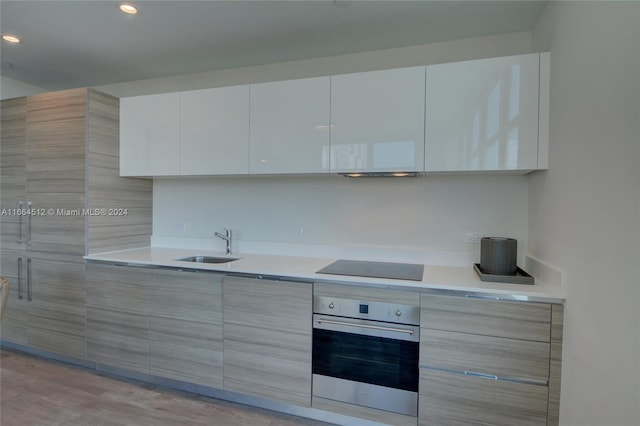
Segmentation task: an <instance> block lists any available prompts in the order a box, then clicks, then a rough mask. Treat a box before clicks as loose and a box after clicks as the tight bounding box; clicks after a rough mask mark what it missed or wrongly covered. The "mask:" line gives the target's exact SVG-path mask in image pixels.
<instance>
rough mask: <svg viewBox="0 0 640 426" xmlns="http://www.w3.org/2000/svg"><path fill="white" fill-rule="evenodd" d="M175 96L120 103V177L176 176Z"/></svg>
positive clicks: (177, 157) (176, 108) (178, 115)
mask: <svg viewBox="0 0 640 426" xmlns="http://www.w3.org/2000/svg"><path fill="white" fill-rule="evenodd" d="M179 107H180V98H179V93H167V94H161V95H149V96H136V97H131V98H123V99H121V100H120V176H172V175H178V174H179V173H180V124H179V117H180V114H179Z"/></svg>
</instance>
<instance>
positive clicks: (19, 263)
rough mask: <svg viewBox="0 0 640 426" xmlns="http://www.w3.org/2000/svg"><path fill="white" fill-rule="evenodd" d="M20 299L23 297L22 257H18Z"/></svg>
mask: <svg viewBox="0 0 640 426" xmlns="http://www.w3.org/2000/svg"><path fill="white" fill-rule="evenodd" d="M18 299H22V258H21V257H19V258H18Z"/></svg>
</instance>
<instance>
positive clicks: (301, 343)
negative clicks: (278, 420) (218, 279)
mask: <svg viewBox="0 0 640 426" xmlns="http://www.w3.org/2000/svg"><path fill="white" fill-rule="evenodd" d="M223 300H224V389H225V390H229V391H234V392H240V393H243V394H247V395H254V396H259V397H263V398H269V399H273V400H279V401H283V402H287V403H291V404H295V405H299V406H303V407H309V406H311V335H312V322H311V321H312V285H311V284H306V283H300V282H288V281H272V280H267V279H253V278H240V277H225V278H224V279H223Z"/></svg>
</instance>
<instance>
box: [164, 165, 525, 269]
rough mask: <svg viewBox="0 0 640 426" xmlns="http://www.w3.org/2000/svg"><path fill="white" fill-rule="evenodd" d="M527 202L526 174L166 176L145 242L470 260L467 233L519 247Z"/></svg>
mask: <svg viewBox="0 0 640 426" xmlns="http://www.w3.org/2000/svg"><path fill="white" fill-rule="evenodd" d="M527 202H528V197H527V177H526V176H515V175H458V176H452V175H433V176H426V177H418V178H395V179H394V178H364V179H349V178H344V177H340V176H334V175H331V176H314V177H300V176H291V177H216V178H193V179H174V178H165V179H156V180H155V181H154V194H153V240H152V241H153V244H154V245H166V244H167V241H173V242H174V243H175V242H176V241H181V240H182V239H184V242H189V244H192V245H193V244H194V242H200V243H201V244H197V245H198V246H200V247H211V248H218V246H220V247H219V248H220V249H223V248H224V242H223V241H222V240H220V239H217V238H216V239H214V237H213V234H214V232H216V231H222V229H223V228H230V229H232V230H233V233H234V240H235V242H236V244H237V245H236V247H237V248H238V249H239V250H240V251H243V250H245V251H253V250H254V249H255V250H259V249H260V248H262V249H264V248H265V247H266V246H268V244H269V243H273V244H280V246H281V247H289V250H291V248H292V247H304V246H309V247H310V248H311V247H313V249H312V250H311V251H314V250H316V251H317V247H322V246H330V247H375V248H377V249H389V250H401V251H405V252H407V253H412V252H413V253H419V252H421V251H429V252H434V253H435V252H457V253H461V254H463V255H464V254H466V255H468V256H470V258H475V257H476V254H477V253H479V244H477V243H475V244H474V243H468V242H466V239H467V234H468V233H471V232H478V233H484V234H486V235H492V236H509V237H513V238H517V239H518V245H519V247H522V248H523V247H526V238H527ZM260 251H263V250H260ZM294 251H295V249H294Z"/></svg>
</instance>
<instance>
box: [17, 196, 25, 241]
mask: <svg viewBox="0 0 640 426" xmlns="http://www.w3.org/2000/svg"><path fill="white" fill-rule="evenodd" d="M22 206H24V203H23V202H22V201H18V244H22V213H23V212H22Z"/></svg>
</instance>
